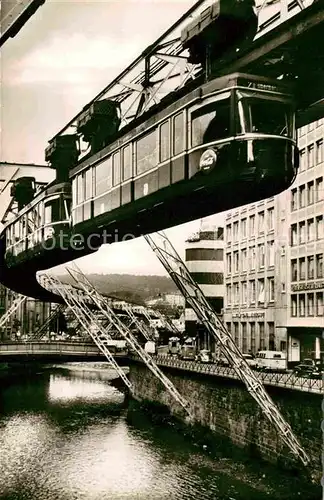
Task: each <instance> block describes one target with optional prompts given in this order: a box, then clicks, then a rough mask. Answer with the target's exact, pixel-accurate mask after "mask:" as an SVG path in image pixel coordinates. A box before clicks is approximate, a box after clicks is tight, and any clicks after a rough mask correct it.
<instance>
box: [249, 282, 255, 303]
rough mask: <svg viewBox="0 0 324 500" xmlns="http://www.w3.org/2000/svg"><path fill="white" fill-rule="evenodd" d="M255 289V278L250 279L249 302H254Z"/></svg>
mask: <svg viewBox="0 0 324 500" xmlns="http://www.w3.org/2000/svg"><path fill="white" fill-rule="evenodd" d="M255 298H256V290H255V280H251V281H250V302H251V303H252V304H254V303H255Z"/></svg>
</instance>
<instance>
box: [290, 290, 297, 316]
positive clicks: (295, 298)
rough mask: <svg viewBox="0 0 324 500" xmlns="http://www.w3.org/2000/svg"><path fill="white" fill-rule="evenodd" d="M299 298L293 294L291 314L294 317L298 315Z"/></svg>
mask: <svg viewBox="0 0 324 500" xmlns="http://www.w3.org/2000/svg"><path fill="white" fill-rule="evenodd" d="M297 299H298V296H297V295H292V296H291V315H292V316H293V317H296V316H297Z"/></svg>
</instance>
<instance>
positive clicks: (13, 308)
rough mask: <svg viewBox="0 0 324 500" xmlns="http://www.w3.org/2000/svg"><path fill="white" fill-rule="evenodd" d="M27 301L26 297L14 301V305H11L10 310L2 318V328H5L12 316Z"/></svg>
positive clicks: (21, 296) (20, 296)
mask: <svg viewBox="0 0 324 500" xmlns="http://www.w3.org/2000/svg"><path fill="white" fill-rule="evenodd" d="M26 300H27V297H26V296H25V295H19V296H18V297H17V298H16V299H15V300H14V301H13V303H12V304H11V306H10V307H9V309H8V310H7V311H6V312H5V313H4V314H3V315H2V316H1V318H0V328H1V327H3V326H4V325H5V324H6V323H7V321H8V320H9V318H10V316H12V314H13V313H14V312H15V311H16V310H17V309H18V307H19V306H21V305H22V304H23V303H24V302H25V301H26Z"/></svg>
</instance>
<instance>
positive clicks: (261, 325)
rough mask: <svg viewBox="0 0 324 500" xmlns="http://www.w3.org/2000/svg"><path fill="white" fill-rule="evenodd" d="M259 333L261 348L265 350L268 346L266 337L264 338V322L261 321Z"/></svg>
mask: <svg viewBox="0 0 324 500" xmlns="http://www.w3.org/2000/svg"><path fill="white" fill-rule="evenodd" d="M259 334H260V349H261V351H263V350H264V349H265V348H266V345H265V338H264V323H259Z"/></svg>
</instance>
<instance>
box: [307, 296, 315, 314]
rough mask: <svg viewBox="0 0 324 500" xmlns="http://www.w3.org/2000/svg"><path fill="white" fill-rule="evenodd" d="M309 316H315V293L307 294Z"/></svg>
mask: <svg viewBox="0 0 324 500" xmlns="http://www.w3.org/2000/svg"><path fill="white" fill-rule="evenodd" d="M307 316H314V294H313V293H308V294H307Z"/></svg>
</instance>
